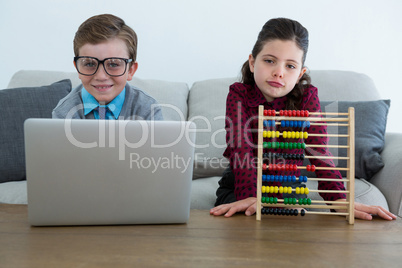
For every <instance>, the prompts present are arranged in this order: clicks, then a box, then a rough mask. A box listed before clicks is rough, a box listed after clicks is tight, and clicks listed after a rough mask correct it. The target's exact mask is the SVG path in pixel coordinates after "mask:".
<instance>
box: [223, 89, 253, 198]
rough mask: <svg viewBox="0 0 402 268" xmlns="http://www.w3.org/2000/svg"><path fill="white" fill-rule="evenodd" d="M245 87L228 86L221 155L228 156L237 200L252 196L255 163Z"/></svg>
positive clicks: (250, 118) (250, 117)
mask: <svg viewBox="0 0 402 268" xmlns="http://www.w3.org/2000/svg"><path fill="white" fill-rule="evenodd" d="M246 93H247V90H246V88H245V87H244V85H242V84H234V85H232V86H231V87H230V91H229V94H228V97H227V103H226V125H225V127H226V144H227V149H226V151H225V153H224V156H225V157H227V158H228V159H229V160H230V166H231V168H232V171H233V174H234V177H235V190H234V193H235V196H236V199H237V200H241V199H245V198H248V197H255V194H256V191H257V187H256V176H257V174H256V165H257V162H256V161H255V158H254V147H255V145H254V141H253V136H252V132H251V131H250V129H251V120H253V119H252V116H251V115H250V111H249V108H248V107H247V101H246V100H247V99H246Z"/></svg>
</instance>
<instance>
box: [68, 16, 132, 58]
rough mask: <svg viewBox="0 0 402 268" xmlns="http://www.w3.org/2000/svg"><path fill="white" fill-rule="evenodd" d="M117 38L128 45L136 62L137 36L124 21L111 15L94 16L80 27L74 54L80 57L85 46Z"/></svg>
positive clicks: (130, 54)
mask: <svg viewBox="0 0 402 268" xmlns="http://www.w3.org/2000/svg"><path fill="white" fill-rule="evenodd" d="M116 37H117V38H120V39H121V40H123V41H124V42H125V43H126V45H127V49H128V54H129V57H130V59H132V60H133V62H135V60H136V58H137V45H138V39H137V34H136V33H135V32H134V30H133V29H131V28H130V27H129V26H127V25H126V23H125V22H124V20H122V19H121V18H119V17H116V16H114V15H110V14H103V15H97V16H93V17H91V18H89V19H87V20H86V21H84V22H83V23H82V24H81V25H80V27H79V28H78V30H77V32H76V33H75V37H74V42H73V44H74V54H75V56H76V57H78V56H80V55H79V49H80V48H81V47H82V46H83V45H85V44H88V43H89V44H99V43H102V42H105V41H107V40H109V39H112V38H116Z"/></svg>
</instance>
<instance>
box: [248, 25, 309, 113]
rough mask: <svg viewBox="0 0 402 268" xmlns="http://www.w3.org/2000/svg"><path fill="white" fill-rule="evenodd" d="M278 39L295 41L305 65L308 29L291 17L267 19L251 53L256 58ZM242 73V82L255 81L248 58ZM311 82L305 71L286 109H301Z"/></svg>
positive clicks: (289, 95)
mask: <svg viewBox="0 0 402 268" xmlns="http://www.w3.org/2000/svg"><path fill="white" fill-rule="evenodd" d="M278 39H279V40H282V41H295V43H296V45H297V46H298V47H299V48H300V49H301V50H303V59H302V64H303V66H304V62H305V60H306V55H307V50H308V31H307V29H306V28H304V27H303V26H302V25H301V24H300V23H299V22H297V21H294V20H291V19H286V18H277V19H271V20H269V21H267V22H266V23H265V25H264V26H263V27H262V29H261V31H260V33H259V34H258V39H257V41H256V43H255V45H254V48H253V50H252V52H251V55H252V56H253V57H254V58H256V57H257V55H258V54H259V53H260V52H261V50H262V49H263V47H264V45H265V44H266V43H267V42H269V41H273V40H278ZM241 74H242V79H241V81H242V83H245V84H249V85H253V84H254V83H255V81H254V74H253V73H252V72H251V70H250V66H249V61H248V60H247V61H246V62H245V63H244V64H243V67H242V70H241ZM310 83H311V78H310V76H309V75H308V74H307V73H304V74H303V76H302V77H301V79H300V81H299V82H298V83H297V84H296V85H295V87H294V88H293V89H292V91H291V92H289V93H288V95H287V98H288V101H287V103H286V109H289V110H298V109H300V108H299V107H300V104H301V101H302V96H303V92H304V89H305V88H307V87H309V86H310Z"/></svg>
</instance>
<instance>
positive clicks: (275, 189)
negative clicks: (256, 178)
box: [274, 186, 279, 194]
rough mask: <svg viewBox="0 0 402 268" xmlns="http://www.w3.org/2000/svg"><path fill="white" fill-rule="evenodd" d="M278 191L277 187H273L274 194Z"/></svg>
mask: <svg viewBox="0 0 402 268" xmlns="http://www.w3.org/2000/svg"><path fill="white" fill-rule="evenodd" d="M278 191H279V188H278V186H275V187H274V193H276V194H277V193H278Z"/></svg>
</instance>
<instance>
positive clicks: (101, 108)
mask: <svg viewBox="0 0 402 268" xmlns="http://www.w3.org/2000/svg"><path fill="white" fill-rule="evenodd" d="M106 109H107V108H106V107H105V106H99V107H98V112H99V119H105V117H106Z"/></svg>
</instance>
